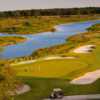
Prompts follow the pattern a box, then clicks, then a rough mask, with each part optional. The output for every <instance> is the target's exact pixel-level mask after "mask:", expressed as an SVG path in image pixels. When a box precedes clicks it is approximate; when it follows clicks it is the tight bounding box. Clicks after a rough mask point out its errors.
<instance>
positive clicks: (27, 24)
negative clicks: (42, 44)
mask: <svg viewBox="0 0 100 100" xmlns="http://www.w3.org/2000/svg"><path fill="white" fill-rule="evenodd" d="M98 16H99V15H92V16H91V15H73V16H66V17H61V16H38V17H35V16H29V17H15V18H14V17H12V18H10V17H8V18H0V32H2V33H10V34H13V33H16V34H36V33H40V32H47V31H55V29H54V26H55V25H58V24H63V23H68V22H77V21H87V20H95V19H99V17H98Z"/></svg>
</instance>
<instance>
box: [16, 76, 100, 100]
mask: <svg viewBox="0 0 100 100" xmlns="http://www.w3.org/2000/svg"><path fill="white" fill-rule="evenodd" d="M18 79H20V80H21V81H23V82H24V83H26V84H29V85H30V86H31V88H32V90H31V91H30V92H28V93H25V94H23V95H19V96H16V97H15V100H43V99H44V98H47V97H48V96H49V95H50V94H51V92H52V89H53V88H62V89H63V91H64V94H65V95H80V94H83V95H84V94H96V93H100V80H98V81H96V82H95V83H93V84H91V85H83V86H81V85H70V84H69V83H68V81H67V80H64V79H49V78H48V79H47V78H33V77H22V78H18Z"/></svg>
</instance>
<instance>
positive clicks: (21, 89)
mask: <svg viewBox="0 0 100 100" xmlns="http://www.w3.org/2000/svg"><path fill="white" fill-rule="evenodd" d="M30 90H31V88H30V86H29V85H26V84H24V85H21V86H18V87H17V89H15V91H9V94H10V95H20V94H24V93H26V92H29V91H30Z"/></svg>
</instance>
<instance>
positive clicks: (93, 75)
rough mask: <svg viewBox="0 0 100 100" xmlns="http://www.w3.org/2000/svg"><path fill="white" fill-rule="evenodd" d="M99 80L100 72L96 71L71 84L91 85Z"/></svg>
mask: <svg viewBox="0 0 100 100" xmlns="http://www.w3.org/2000/svg"><path fill="white" fill-rule="evenodd" d="M99 78H100V70H96V71H93V72H88V73H86V74H85V75H83V76H81V77H78V78H76V79H74V80H72V81H71V82H70V83H71V84H79V85H82V84H83V85H85V84H91V83H93V82H95V81H96V80H97V79H99Z"/></svg>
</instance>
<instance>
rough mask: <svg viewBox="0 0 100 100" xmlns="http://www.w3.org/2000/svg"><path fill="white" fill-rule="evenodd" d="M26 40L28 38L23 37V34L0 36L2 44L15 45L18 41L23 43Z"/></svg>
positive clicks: (0, 44)
mask: <svg viewBox="0 0 100 100" xmlns="http://www.w3.org/2000/svg"><path fill="white" fill-rule="evenodd" d="M25 41H26V38H25V37H21V36H1V37H0V46H9V45H15V44H18V43H23V42H25Z"/></svg>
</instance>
